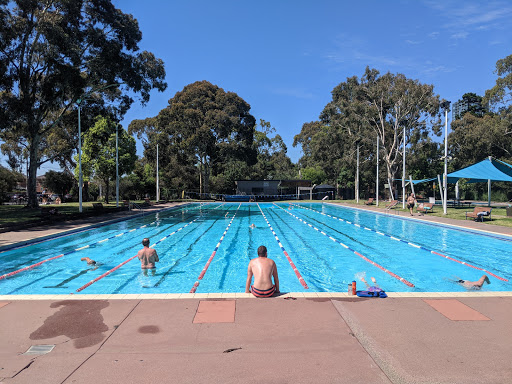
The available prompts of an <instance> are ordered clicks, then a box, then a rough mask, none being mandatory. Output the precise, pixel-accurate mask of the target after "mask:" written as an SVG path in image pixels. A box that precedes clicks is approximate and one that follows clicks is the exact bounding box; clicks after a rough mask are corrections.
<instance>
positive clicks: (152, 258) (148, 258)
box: [137, 237, 160, 275]
mask: <svg viewBox="0 0 512 384" xmlns="http://www.w3.org/2000/svg"><path fill="white" fill-rule="evenodd" d="M142 245H143V246H144V248H142V249H141V250H140V251H139V252H138V253H137V257H138V258H139V260H140V267H141V268H142V270H143V271H144V275H147V274H148V269H150V270H151V274H152V275H154V274H155V272H156V266H155V263H156V262H158V261H160V259H159V258H158V254H157V253H156V251H155V250H154V249H153V248H149V238H147V237H146V238H144V239H142Z"/></svg>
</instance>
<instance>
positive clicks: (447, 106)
mask: <svg viewBox="0 0 512 384" xmlns="http://www.w3.org/2000/svg"><path fill="white" fill-rule="evenodd" d="M450 103H451V102H450V101H443V102H442V103H441V108H443V109H444V175H443V187H444V190H443V196H444V199H443V213H444V214H445V215H446V213H447V206H448V203H447V201H446V199H447V197H448V109H450Z"/></svg>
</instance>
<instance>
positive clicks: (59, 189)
mask: <svg viewBox="0 0 512 384" xmlns="http://www.w3.org/2000/svg"><path fill="white" fill-rule="evenodd" d="M74 184H76V181H75V178H74V177H73V174H71V173H70V172H67V171H64V172H57V171H48V172H46V174H45V175H44V182H43V186H44V187H45V188H47V189H49V190H50V191H52V192H54V193H58V194H59V195H61V196H64V195H65V194H66V193H68V192H69V191H70V190H71V188H73V185H74Z"/></svg>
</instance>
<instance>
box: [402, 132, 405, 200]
mask: <svg viewBox="0 0 512 384" xmlns="http://www.w3.org/2000/svg"><path fill="white" fill-rule="evenodd" d="M403 136H404V148H403V154H402V161H403V165H402V209H405V125H404V130H403Z"/></svg>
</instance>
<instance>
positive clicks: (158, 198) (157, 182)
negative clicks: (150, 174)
mask: <svg viewBox="0 0 512 384" xmlns="http://www.w3.org/2000/svg"><path fill="white" fill-rule="evenodd" d="M159 201H160V186H159V179H158V144H157V145H156V202H157V203H158V202H159Z"/></svg>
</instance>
